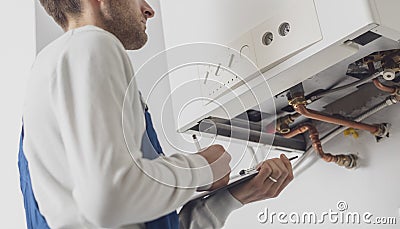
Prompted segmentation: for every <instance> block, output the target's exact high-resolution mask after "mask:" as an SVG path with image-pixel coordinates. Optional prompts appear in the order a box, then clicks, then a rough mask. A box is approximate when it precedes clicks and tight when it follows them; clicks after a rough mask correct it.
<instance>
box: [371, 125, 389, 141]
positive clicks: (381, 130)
mask: <svg viewBox="0 0 400 229" xmlns="http://www.w3.org/2000/svg"><path fill="white" fill-rule="evenodd" d="M376 126H377V127H378V131H376V132H375V133H374V135H375V136H376V137H378V138H384V137H388V136H389V130H390V124H389V123H381V124H377V125H376Z"/></svg>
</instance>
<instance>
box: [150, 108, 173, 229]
mask: <svg viewBox="0 0 400 229" xmlns="http://www.w3.org/2000/svg"><path fill="white" fill-rule="evenodd" d="M145 118H146V133H147V135H148V137H149V139H150V142H151V144H152V145H153V147H154V149H155V150H156V151H157V153H158V154H160V155H163V154H164V153H163V151H162V148H161V145H160V142H159V141H158V138H157V133H156V131H155V130H154V127H153V122H152V120H151V115H150V113H149V112H148V110H147V109H145ZM145 225H146V229H179V218H178V214H177V213H176V211H173V212H171V213H169V214H168V215H165V216H162V217H160V218H158V219H155V220H153V221H150V222H146V223H145Z"/></svg>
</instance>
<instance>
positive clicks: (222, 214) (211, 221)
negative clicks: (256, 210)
mask: <svg viewBox="0 0 400 229" xmlns="http://www.w3.org/2000/svg"><path fill="white" fill-rule="evenodd" d="M242 206H243V204H242V203H240V201H238V200H237V199H236V198H235V197H233V196H232V194H231V193H230V192H229V191H228V190H224V191H222V192H219V193H217V194H215V195H213V196H211V197H209V198H207V199H199V200H195V201H190V202H189V203H187V204H186V205H185V206H183V208H182V209H181V211H180V212H179V226H180V227H179V228H180V229H218V228H222V227H223V226H224V224H225V221H226V219H227V218H228V216H229V214H230V213H231V212H232V211H234V210H236V209H238V208H240V207H242Z"/></svg>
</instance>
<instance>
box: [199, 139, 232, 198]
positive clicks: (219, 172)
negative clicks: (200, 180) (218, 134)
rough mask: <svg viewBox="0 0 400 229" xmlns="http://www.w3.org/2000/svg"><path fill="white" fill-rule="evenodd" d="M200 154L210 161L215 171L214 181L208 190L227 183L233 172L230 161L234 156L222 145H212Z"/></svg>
mask: <svg viewBox="0 0 400 229" xmlns="http://www.w3.org/2000/svg"><path fill="white" fill-rule="evenodd" d="M198 154H200V155H201V156H203V157H204V158H205V159H206V160H207V161H208V164H210V167H211V170H212V173H213V177H214V179H213V181H214V182H213V183H212V185H211V186H210V188H209V189H208V190H214V189H217V188H220V187H222V186H225V185H227V184H228V182H229V175H230V173H231V167H230V166H229V162H230V161H231V159H232V158H231V155H230V154H229V153H227V152H226V151H225V149H224V147H223V146H221V145H212V146H210V147H208V148H206V149H204V150H202V151H200V152H199V153H198ZM201 191H204V190H201Z"/></svg>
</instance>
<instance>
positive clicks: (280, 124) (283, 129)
mask: <svg viewBox="0 0 400 229" xmlns="http://www.w3.org/2000/svg"><path fill="white" fill-rule="evenodd" d="M300 116H301V114H299V113H295V114H293V115H286V116H284V117H281V118H279V119H278V120H276V132H278V133H280V134H287V133H289V132H290V126H289V125H290V124H292V123H293V122H294V121H295V120H296V119H297V118H298V117H300Z"/></svg>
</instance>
